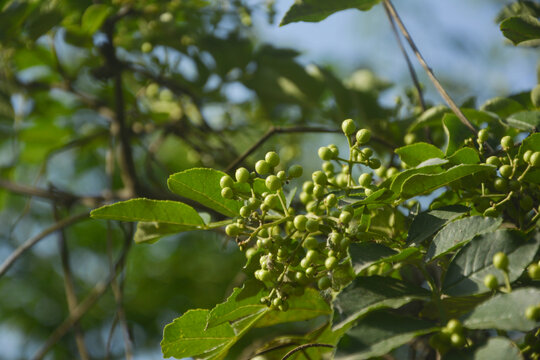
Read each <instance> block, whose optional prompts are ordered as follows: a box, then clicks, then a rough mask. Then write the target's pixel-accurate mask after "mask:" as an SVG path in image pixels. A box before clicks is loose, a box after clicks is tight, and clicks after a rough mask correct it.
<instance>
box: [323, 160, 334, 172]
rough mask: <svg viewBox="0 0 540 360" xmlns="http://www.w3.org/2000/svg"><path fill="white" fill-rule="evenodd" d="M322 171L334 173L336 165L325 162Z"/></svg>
mask: <svg viewBox="0 0 540 360" xmlns="http://www.w3.org/2000/svg"><path fill="white" fill-rule="evenodd" d="M322 169H323V171H324V172H325V173H330V174H332V173H334V164H332V163H331V162H330V161H325V162H324V163H323V164H322Z"/></svg>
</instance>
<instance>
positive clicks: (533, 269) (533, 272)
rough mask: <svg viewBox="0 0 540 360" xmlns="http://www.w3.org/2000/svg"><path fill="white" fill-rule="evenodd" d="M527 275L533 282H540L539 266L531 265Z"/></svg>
mask: <svg viewBox="0 0 540 360" xmlns="http://www.w3.org/2000/svg"><path fill="white" fill-rule="evenodd" d="M527 273H528V274H529V277H530V278H531V279H532V280H540V266H539V265H538V264H531V265H529V267H528V268H527Z"/></svg>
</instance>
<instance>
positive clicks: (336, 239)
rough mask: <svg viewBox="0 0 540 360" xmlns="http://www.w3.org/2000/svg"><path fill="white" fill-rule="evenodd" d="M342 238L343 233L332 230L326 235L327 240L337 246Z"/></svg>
mask: <svg viewBox="0 0 540 360" xmlns="http://www.w3.org/2000/svg"><path fill="white" fill-rule="evenodd" d="M342 239H343V235H342V234H341V233H338V232H332V233H330V235H329V236H328V240H330V243H332V244H334V245H336V246H339V244H340V243H341V240H342Z"/></svg>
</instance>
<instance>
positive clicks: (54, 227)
mask: <svg viewBox="0 0 540 360" xmlns="http://www.w3.org/2000/svg"><path fill="white" fill-rule="evenodd" d="M89 215H90V213H89V212H84V213H81V214H77V215H74V216H71V217H69V218H65V219H62V220H61V221H59V222H57V223H54V224H53V225H51V226H50V227H48V228H47V229H45V230H43V231H42V232H40V233H39V234H37V235H36V236H34V237H31V238H30V239H28V240H26V242H24V243H23V244H22V245H21V246H19V247H18V248H17V249H15V251H13V252H12V253H11V255H9V256H8V258H7V259H6V260H4V262H3V263H2V265H1V266H0V277H2V276H3V275H4V274H5V273H6V271H8V269H9V268H10V267H11V265H13V263H14V262H15V261H16V260H17V259H18V258H19V257H20V256H21V255H22V254H24V253H25V252H26V250H28V249H30V248H31V247H32V246H34V245H35V244H37V243H38V242H39V241H40V240H41V239H43V238H45V237H47V236H48V235H50V234H52V233H54V232H55V231H58V230H60V229H63V228H65V227H68V226H70V225H72V224H74V223H76V222H79V221H81V220H85V219H88V218H89Z"/></svg>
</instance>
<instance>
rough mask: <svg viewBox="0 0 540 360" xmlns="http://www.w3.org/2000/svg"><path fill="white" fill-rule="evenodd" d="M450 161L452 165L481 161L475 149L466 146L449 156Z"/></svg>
mask: <svg viewBox="0 0 540 360" xmlns="http://www.w3.org/2000/svg"><path fill="white" fill-rule="evenodd" d="M448 161H449V162H450V164H452V165H459V164H478V163H479V162H480V157H479V156H478V152H477V151H476V150H475V149H473V148H470V147H464V148H461V149H459V150H458V151H456V152H455V153H453V154H452V156H450V157H448Z"/></svg>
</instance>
